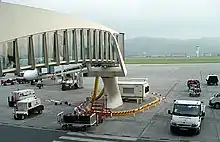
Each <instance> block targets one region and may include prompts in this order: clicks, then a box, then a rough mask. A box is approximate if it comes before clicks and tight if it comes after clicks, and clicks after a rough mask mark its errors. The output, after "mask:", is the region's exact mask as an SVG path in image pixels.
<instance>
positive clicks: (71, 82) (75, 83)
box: [61, 73, 83, 91]
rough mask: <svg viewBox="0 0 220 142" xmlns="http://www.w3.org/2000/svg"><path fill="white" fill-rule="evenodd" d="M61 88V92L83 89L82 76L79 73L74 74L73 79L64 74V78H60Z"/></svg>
mask: <svg viewBox="0 0 220 142" xmlns="http://www.w3.org/2000/svg"><path fill="white" fill-rule="evenodd" d="M61 86H62V87H61V89H62V91H65V90H70V89H80V88H83V76H81V73H74V74H73V77H72V76H71V75H70V74H66V77H65V78H64V77H62V81H61Z"/></svg>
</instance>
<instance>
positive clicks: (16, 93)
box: [8, 89, 36, 107]
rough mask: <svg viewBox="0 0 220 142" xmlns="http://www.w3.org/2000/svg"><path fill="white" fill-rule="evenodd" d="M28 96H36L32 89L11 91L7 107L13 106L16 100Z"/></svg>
mask: <svg viewBox="0 0 220 142" xmlns="http://www.w3.org/2000/svg"><path fill="white" fill-rule="evenodd" d="M29 97H36V96H35V91H34V89H24V90H17V91H12V92H11V94H10V96H8V105H9V107H14V105H15V103H16V102H17V101H19V100H23V99H26V98H29Z"/></svg>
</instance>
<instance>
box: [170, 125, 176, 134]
mask: <svg viewBox="0 0 220 142" xmlns="http://www.w3.org/2000/svg"><path fill="white" fill-rule="evenodd" d="M170 132H171V133H172V134H173V133H175V130H174V128H173V127H172V126H170Z"/></svg>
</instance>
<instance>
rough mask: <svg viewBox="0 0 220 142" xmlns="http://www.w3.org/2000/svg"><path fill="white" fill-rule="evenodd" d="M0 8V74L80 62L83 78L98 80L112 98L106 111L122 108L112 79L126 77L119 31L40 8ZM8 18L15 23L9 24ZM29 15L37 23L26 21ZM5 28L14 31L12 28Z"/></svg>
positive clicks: (117, 89)
mask: <svg viewBox="0 0 220 142" xmlns="http://www.w3.org/2000/svg"><path fill="white" fill-rule="evenodd" d="M0 5H1V9H0V17H1V21H2V22H1V23H0V56H1V58H0V74H1V75H2V74H3V73H9V72H15V73H20V72H21V71H22V70H28V69H35V68H42V67H49V66H59V65H69V64H78V63H80V64H83V65H85V66H86V68H87V70H88V76H94V77H95V76H100V77H102V80H103V82H104V86H105V90H106V92H107V94H108V95H109V99H108V100H112V101H111V102H112V103H108V104H109V107H111V108H114V107H117V106H119V105H121V104H122V100H121V96H120V92H119V88H118V85H117V77H118V76H126V74H127V70H126V67H125V64H124V33H118V32H116V31H114V30H112V29H110V28H107V27H105V26H103V25H100V24H97V23H92V22H89V21H86V20H82V19H79V18H78V19H77V18H76V17H74V18H71V16H69V17H68V16H67V15H65V14H63V15H62V14H57V13H56V12H54V13H53V12H51V11H44V12H42V11H43V10H42V9H36V8H30V7H28V6H22V5H16V4H7V3H1V4H0ZM5 10H7V11H8V10H10V11H11V12H4V11H5ZM27 11H28V12H27ZM42 13H43V14H42ZM8 17H11V19H18V18H19V20H16V21H17V23H13V22H11V21H10V19H8ZM21 17H25V19H23V20H22V19H20V18H21ZM31 17H35V19H36V21H38V22H37V23H36V22H34V21H33V20H26V19H31ZM42 19H43V20H42ZM57 19H59V20H57ZM76 21H77V22H76ZM51 23H53V24H51ZM25 25H28V27H27V26H25ZM17 26H19V27H17ZM10 27H17V28H15V29H13V30H12V29H11V28H10ZM1 33H2V34H1Z"/></svg>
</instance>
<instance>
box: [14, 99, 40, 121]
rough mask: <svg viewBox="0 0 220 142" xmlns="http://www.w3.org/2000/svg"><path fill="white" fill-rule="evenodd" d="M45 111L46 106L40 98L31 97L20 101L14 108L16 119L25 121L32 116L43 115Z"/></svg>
mask: <svg viewBox="0 0 220 142" xmlns="http://www.w3.org/2000/svg"><path fill="white" fill-rule="evenodd" d="M43 110H44V106H43V105H42V104H41V100H40V98H36V97H30V98H26V99H24V100H21V101H18V102H17V103H16V106H15V107H14V112H13V114H14V119H15V120H23V119H25V118H26V117H28V116H30V115H31V114H34V113H37V114H41V113H42V111H43Z"/></svg>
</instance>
